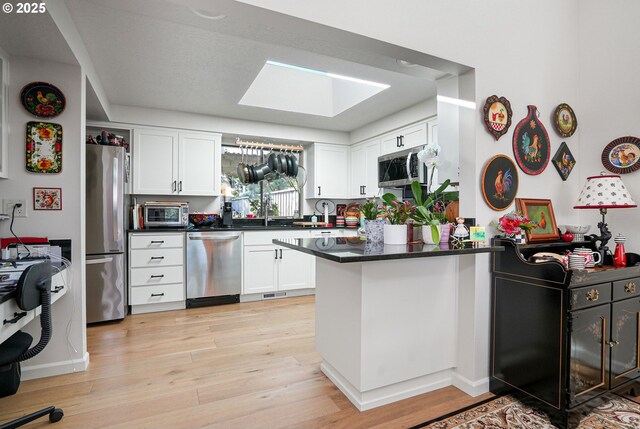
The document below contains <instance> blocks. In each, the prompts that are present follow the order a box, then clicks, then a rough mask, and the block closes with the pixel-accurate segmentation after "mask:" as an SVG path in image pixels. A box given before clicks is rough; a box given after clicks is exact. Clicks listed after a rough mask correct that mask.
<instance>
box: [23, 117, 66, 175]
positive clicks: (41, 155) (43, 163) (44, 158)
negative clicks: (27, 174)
mask: <svg viewBox="0 0 640 429" xmlns="http://www.w3.org/2000/svg"><path fill="white" fill-rule="evenodd" d="M26 168H27V171H31V172H33V173H60V171H62V125H59V124H52V123H48V122H27V164H26Z"/></svg>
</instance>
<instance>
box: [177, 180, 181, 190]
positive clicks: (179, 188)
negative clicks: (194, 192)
mask: <svg viewBox="0 0 640 429" xmlns="http://www.w3.org/2000/svg"><path fill="white" fill-rule="evenodd" d="M178 192H182V180H181V181H180V183H178Z"/></svg>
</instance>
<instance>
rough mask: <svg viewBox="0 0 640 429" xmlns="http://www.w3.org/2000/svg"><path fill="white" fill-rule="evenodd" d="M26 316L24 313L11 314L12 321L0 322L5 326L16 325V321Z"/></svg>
mask: <svg viewBox="0 0 640 429" xmlns="http://www.w3.org/2000/svg"><path fill="white" fill-rule="evenodd" d="M26 315H27V312H26V311H23V312H22V313H13V319H9V320H7V319H4V321H3V322H2V324H3V325H6V324H7V323H12V324H13V323H18V320H20V319H22V318H23V317H24V316H26Z"/></svg>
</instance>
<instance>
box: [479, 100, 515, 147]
mask: <svg viewBox="0 0 640 429" xmlns="http://www.w3.org/2000/svg"><path fill="white" fill-rule="evenodd" d="M482 111H483V115H484V124H485V126H486V127H487V131H489V132H490V133H491V134H492V135H493V137H495V139H496V140H498V139H499V138H500V137H502V136H503V135H504V134H506V133H507V131H509V127H510V126H511V116H512V115H513V112H512V111H511V103H509V100H507V99H506V98H504V97H500V98H498V96H497V95H492V96H491V97H489V98H487V101H486V102H485V103H484V107H483V108H482Z"/></svg>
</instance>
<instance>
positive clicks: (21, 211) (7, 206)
mask: <svg viewBox="0 0 640 429" xmlns="http://www.w3.org/2000/svg"><path fill="white" fill-rule="evenodd" d="M2 203H3V205H2V206H3V207H4V210H3V212H4V213H6V214H8V215H9V217H11V213H13V206H14V205H16V204H22V206H20V207H17V208H16V212H15V217H27V202H26V200H19V199H7V198H5V199H4V200H2Z"/></svg>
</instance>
